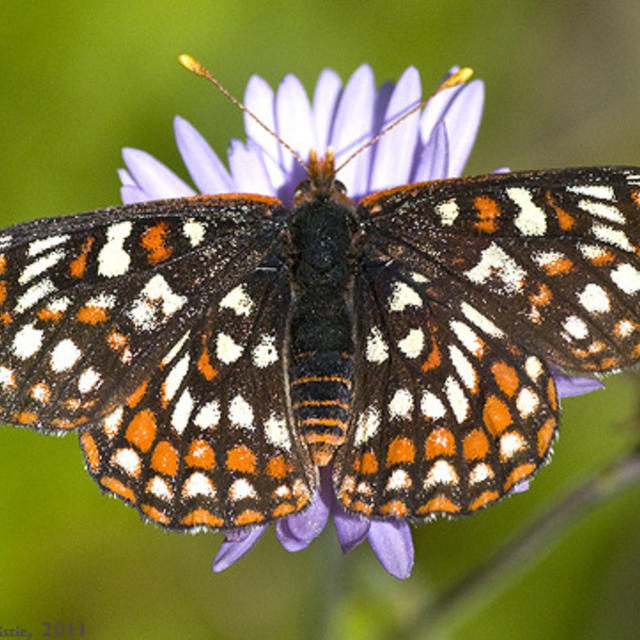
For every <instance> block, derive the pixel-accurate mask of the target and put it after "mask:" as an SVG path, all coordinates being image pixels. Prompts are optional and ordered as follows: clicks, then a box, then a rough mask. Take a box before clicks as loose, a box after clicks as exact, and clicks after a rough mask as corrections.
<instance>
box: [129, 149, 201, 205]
mask: <svg viewBox="0 0 640 640" xmlns="http://www.w3.org/2000/svg"><path fill="white" fill-rule="evenodd" d="M122 157H123V159H124V162H125V164H126V165H127V169H128V170H129V173H130V174H131V176H132V178H133V179H134V180H135V182H136V184H137V185H138V186H139V187H140V189H142V190H143V191H144V192H145V193H146V194H147V196H148V197H149V199H150V200H157V199H160V198H182V197H184V196H193V195H195V191H194V190H193V189H192V188H191V187H190V186H189V185H187V184H186V183H185V182H184V181H182V180H181V179H180V178H178V176H177V175H176V174H175V173H173V171H171V170H170V169H168V168H167V167H166V166H165V165H164V164H162V162H160V161H159V160H156V159H155V158H154V157H153V156H152V155H151V154H149V153H147V152H146V151H141V150H140V149H132V148H130V147H125V148H124V149H123V150H122Z"/></svg>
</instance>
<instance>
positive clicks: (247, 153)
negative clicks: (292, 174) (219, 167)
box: [229, 140, 277, 196]
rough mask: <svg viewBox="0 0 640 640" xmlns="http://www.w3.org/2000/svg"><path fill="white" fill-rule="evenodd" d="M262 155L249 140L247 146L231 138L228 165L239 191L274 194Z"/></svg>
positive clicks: (266, 194)
mask: <svg viewBox="0 0 640 640" xmlns="http://www.w3.org/2000/svg"><path fill="white" fill-rule="evenodd" d="M264 159H265V158H264V156H263V155H262V154H261V153H260V151H259V150H258V148H257V147H256V146H255V144H253V143H252V141H251V140H250V141H249V142H248V143H247V146H245V145H244V144H242V142H240V141H239V140H232V141H231V145H230V147H229V167H231V173H232V174H233V180H234V182H235V184H236V188H237V189H238V192H240V193H260V194H262V195H265V196H275V195H277V194H276V193H275V189H274V188H273V185H272V184H271V180H270V178H269V173H268V171H267V168H266V165H265V162H264Z"/></svg>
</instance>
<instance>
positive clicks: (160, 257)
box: [140, 222, 173, 264]
mask: <svg viewBox="0 0 640 640" xmlns="http://www.w3.org/2000/svg"><path fill="white" fill-rule="evenodd" d="M168 233H169V226H168V225H167V223H166V222H159V223H158V224H155V225H153V226H152V227H149V228H148V229H147V230H146V231H145V232H144V233H143V234H142V239H141V240H140V246H141V247H142V248H143V249H145V250H146V251H147V252H148V256H147V260H148V261H149V262H150V263H151V264H158V262H163V261H164V260H166V259H167V258H169V257H170V256H171V254H172V253H173V251H172V250H171V249H170V248H169V247H167V246H166V244H165V242H166V239H167V235H168Z"/></svg>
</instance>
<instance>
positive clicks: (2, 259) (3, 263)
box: [0, 253, 7, 275]
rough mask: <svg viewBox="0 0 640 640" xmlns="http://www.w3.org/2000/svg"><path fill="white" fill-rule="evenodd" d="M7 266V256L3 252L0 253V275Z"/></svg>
mask: <svg viewBox="0 0 640 640" xmlns="http://www.w3.org/2000/svg"><path fill="white" fill-rule="evenodd" d="M6 268H7V256H5V255H4V253H2V254H0V275H2V274H3V273H4V271H5V269H6Z"/></svg>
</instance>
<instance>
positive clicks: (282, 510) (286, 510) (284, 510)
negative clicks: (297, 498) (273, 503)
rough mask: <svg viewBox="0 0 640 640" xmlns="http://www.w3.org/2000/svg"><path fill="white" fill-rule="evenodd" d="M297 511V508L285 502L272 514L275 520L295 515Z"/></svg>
mask: <svg viewBox="0 0 640 640" xmlns="http://www.w3.org/2000/svg"><path fill="white" fill-rule="evenodd" d="M295 510H296V508H295V507H294V506H293V505H292V504H289V503H288V502H283V503H282V504H279V505H278V506H277V507H276V508H275V509H274V510H273V511H272V514H273V517H274V518H281V517H282V516H286V515H289V514H290V513H293V512H294V511H295Z"/></svg>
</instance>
